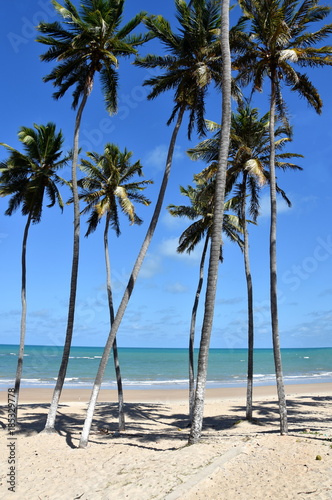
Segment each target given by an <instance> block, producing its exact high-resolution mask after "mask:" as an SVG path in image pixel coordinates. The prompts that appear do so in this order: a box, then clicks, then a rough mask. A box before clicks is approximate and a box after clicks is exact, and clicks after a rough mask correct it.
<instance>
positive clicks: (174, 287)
mask: <svg viewBox="0 0 332 500" xmlns="http://www.w3.org/2000/svg"><path fill="white" fill-rule="evenodd" d="M165 290H166V291H167V292H170V293H185V292H187V290H188V288H187V287H186V286H184V285H182V283H179V282H176V283H172V284H169V285H167V286H166V287H165Z"/></svg>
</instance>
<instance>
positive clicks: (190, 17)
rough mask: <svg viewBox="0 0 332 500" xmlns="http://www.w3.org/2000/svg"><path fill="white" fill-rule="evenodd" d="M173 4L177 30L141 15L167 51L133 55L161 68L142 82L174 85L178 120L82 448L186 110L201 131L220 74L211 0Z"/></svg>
mask: <svg viewBox="0 0 332 500" xmlns="http://www.w3.org/2000/svg"><path fill="white" fill-rule="evenodd" d="M175 7H176V13H177V19H178V21H179V23H180V26H181V28H180V30H179V32H178V33H174V32H173V31H172V29H171V26H170V24H169V23H168V21H167V20H166V19H164V18H163V17H162V16H157V17H149V18H147V19H146V20H145V24H146V26H147V27H148V29H149V32H150V33H151V36H155V37H157V38H158V39H159V40H160V41H161V42H162V43H163V45H164V46H165V47H166V49H167V51H168V54H167V55H165V56H155V55H147V56H146V57H144V58H139V59H137V60H136V65H138V66H140V67H142V68H160V69H161V70H162V74H161V75H159V76H156V77H153V78H150V79H148V80H146V81H145V82H144V84H145V85H150V86H152V91H151V92H150V94H149V95H148V99H154V98H155V97H157V96H159V95H160V94H162V93H163V92H165V91H167V90H174V102H175V105H174V108H173V111H172V114H171V117H170V119H169V121H168V123H169V124H170V123H171V121H172V120H173V119H176V123H175V127H174V130H173V133H172V135H171V139H170V144H169V149H168V154H167V159H166V166H165V171H164V176H163V180H162V184H161V187H160V191H159V195H158V199H157V203H156V206H155V210H154V213H153V215H152V219H151V222H150V225H149V228H148V230H147V233H146V236H145V239H144V241H143V244H142V247H141V249H140V251H139V254H138V257H137V259H136V262H135V264H134V267H133V270H132V273H131V276H130V278H129V282H128V285H127V288H126V290H125V293H124V295H123V298H122V301H121V303H120V306H119V309H118V311H117V314H116V316H115V319H114V322H113V326H112V329H111V331H110V334H109V338H108V340H107V343H106V345H105V349H104V353H103V357H102V359H101V361H100V365H99V369H98V373H97V376H96V380H95V384H94V388H93V391H92V394H91V398H90V402H89V407H88V411H87V416H86V420H85V423H84V427H83V432H82V436H81V441H80V446H81V447H83V448H84V447H86V445H87V443H88V439H89V433H90V428H91V423H92V418H93V414H94V408H95V404H96V401H97V397H98V393H99V389H100V385H101V381H102V378H103V374H104V371H105V368H106V365H107V361H108V357H109V354H110V350H111V348H112V344H113V342H114V339H115V336H116V333H117V331H118V328H119V326H120V323H121V320H122V318H123V315H124V313H125V310H126V307H127V304H128V302H129V299H130V297H131V294H132V291H133V288H134V285H135V282H136V280H137V276H138V273H139V270H140V268H141V266H142V263H143V260H144V257H145V255H146V252H147V249H148V247H149V244H150V242H151V240H152V237H153V234H154V231H155V228H156V225H157V222H158V219H159V215H160V211H161V207H162V204H163V200H164V196H165V192H166V188H167V183H168V179H169V175H170V170H171V165H172V159H173V153H174V148H175V144H176V139H177V135H178V132H179V129H180V126H181V123H182V119H183V116H184V113H185V111H189V126H188V134H189V136H190V134H191V132H192V130H193V127H194V126H195V125H196V127H197V130H198V133H199V134H203V133H204V132H205V123H204V99H205V95H206V92H207V88H208V85H209V83H210V82H211V81H212V80H213V79H214V78H216V79H217V78H218V79H219V75H220V59H219V58H218V57H217V56H216V54H218V53H219V52H220V51H219V44H218V37H217V34H216V33H218V29H219V27H220V24H219V15H218V10H217V8H216V6H215V2H213V1H212V0H211V1H210V0H193V1H191V2H190V3H189V4H187V3H186V2H185V1H184V0H175Z"/></svg>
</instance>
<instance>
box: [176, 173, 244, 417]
mask: <svg viewBox="0 0 332 500" xmlns="http://www.w3.org/2000/svg"><path fill="white" fill-rule="evenodd" d="M196 179H197V177H196V178H195V177H194V180H196ZM180 190H181V193H182V194H183V195H184V196H187V197H188V198H189V200H190V203H191V205H189V206H188V205H169V206H168V207H167V209H168V211H169V213H170V214H171V215H173V216H174V217H188V219H190V220H192V221H194V222H193V223H192V224H190V226H188V227H187V228H186V229H185V230H184V231H183V233H182V234H181V236H180V238H179V246H178V248H177V251H178V252H179V253H183V252H187V253H189V254H190V252H192V251H193V250H194V249H195V248H196V245H197V244H198V243H199V242H200V241H201V240H202V239H203V238H204V245H203V249H202V255H201V260H200V266H199V279H198V285H197V290H196V293H195V299H194V304H193V308H192V313H191V322H190V332H189V422H190V423H191V420H192V415H193V408H194V396H195V370H194V341H195V328H196V316H197V309H198V304H199V299H200V294H201V290H202V286H203V278H204V265H205V258H206V253H207V248H208V243H209V241H210V237H211V228H212V221H213V219H212V213H213V197H214V196H213V195H214V190H215V182H213V181H212V182H208V183H204V184H202V183H201V182H199V181H196V187H195V188H194V187H192V186H188V187H187V188H184V187H182V186H180ZM235 205H236V200H234V199H230V200H228V201H226V202H225V206H224V211H225V212H227V211H228V210H231V209H234V208H235ZM223 231H224V233H225V234H226V236H227V237H228V238H230V239H231V240H232V241H236V242H237V243H238V244H239V246H240V247H241V248H242V245H243V242H242V240H241V238H240V234H239V233H241V232H242V229H241V226H240V224H239V219H238V217H236V216H234V215H232V214H228V213H225V214H224V220H223ZM220 261H222V247H221V248H220Z"/></svg>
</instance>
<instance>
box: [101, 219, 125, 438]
mask: <svg viewBox="0 0 332 500" xmlns="http://www.w3.org/2000/svg"><path fill="white" fill-rule="evenodd" d="M109 222H110V214H109V213H108V214H107V216H106V224H105V232H104V248H105V265H106V287H107V298H108V307H109V312H110V326H111V328H112V324H113V322H114V306H113V296H112V287H111V265H110V256H109V251H108V230H109ZM113 359H114V368H115V376H116V383H117V388H118V411H119V431H124V430H125V428H126V424H125V416H124V407H123V389H122V378H121V370H120V363H119V355H118V347H117V344H116V339H114V342H113Z"/></svg>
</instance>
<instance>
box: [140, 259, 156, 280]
mask: <svg viewBox="0 0 332 500" xmlns="http://www.w3.org/2000/svg"><path fill="white" fill-rule="evenodd" d="M160 270H161V263H160V257H159V256H157V255H152V254H148V255H147V256H146V258H145V260H144V262H143V265H142V268H141V270H140V273H139V275H140V277H141V278H152V276H155V275H156V274H158V273H159V272H160Z"/></svg>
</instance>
